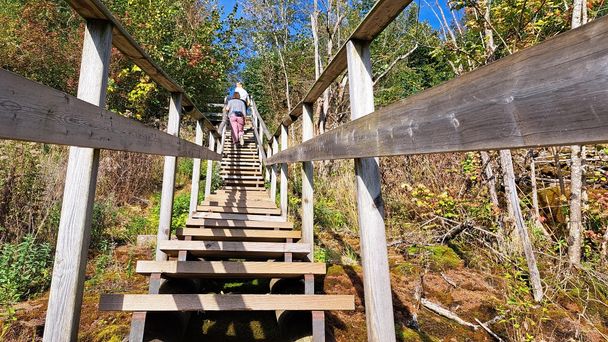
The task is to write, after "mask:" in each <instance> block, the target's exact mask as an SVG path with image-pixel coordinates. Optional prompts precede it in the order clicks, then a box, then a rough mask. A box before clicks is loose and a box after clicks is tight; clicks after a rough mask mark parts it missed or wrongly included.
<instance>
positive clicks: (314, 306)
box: [99, 294, 355, 311]
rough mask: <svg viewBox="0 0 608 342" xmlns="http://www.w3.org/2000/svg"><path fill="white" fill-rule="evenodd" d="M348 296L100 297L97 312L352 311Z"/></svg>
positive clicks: (108, 295) (352, 299)
mask: <svg viewBox="0 0 608 342" xmlns="http://www.w3.org/2000/svg"><path fill="white" fill-rule="evenodd" d="M354 309H355V298H354V296H352V295H259V294H257V295H253V294H227V295H224V294H156V295H154V294H126V295H122V294H104V295H101V297H100V299H99V310H100V311H275V310H289V311H324V310H354Z"/></svg>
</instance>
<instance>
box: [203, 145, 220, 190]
mask: <svg viewBox="0 0 608 342" xmlns="http://www.w3.org/2000/svg"><path fill="white" fill-rule="evenodd" d="M216 148H217V150H219V144H218V146H217V147H216V143H215V136H214V135H213V134H212V133H209V149H210V150H214V149H216ZM212 182H213V161H212V160H211V159H210V160H208V161H207V174H206V175H205V199H208V198H209V195H211V185H212Z"/></svg>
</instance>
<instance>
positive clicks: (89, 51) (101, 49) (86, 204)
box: [43, 20, 112, 342]
mask: <svg viewBox="0 0 608 342" xmlns="http://www.w3.org/2000/svg"><path fill="white" fill-rule="evenodd" d="M111 51H112V25H111V24H110V23H109V22H107V21H100V20H89V21H87V24H86V30H85V34H84V43H83V47H82V63H81V66H80V79H79V82H78V98H79V99H81V100H84V101H87V102H89V103H92V104H94V105H98V106H99V107H101V108H104V107H105V102H106V91H107V86H108V69H109V65H110V55H111ZM98 165H99V150H96V149H91V148H81V147H70V156H69V160H68V168H67V173H66V180H65V189H64V191H63V203H62V206H61V220H60V222H59V232H58V236H57V249H56V252H55V262H54V266H53V276H52V281H51V291H50V295H49V303H48V309H47V314H46V323H45V326H44V338H43V340H44V341H46V342H51V341H53V342H56V341H76V340H77V338H78V325H79V322H80V307H81V304H82V293H83V287H84V274H85V268H86V264H87V253H88V250H89V242H90V236H91V235H90V233H91V232H90V229H91V216H92V212H93V201H94V199H95V186H96V185H97V168H98Z"/></svg>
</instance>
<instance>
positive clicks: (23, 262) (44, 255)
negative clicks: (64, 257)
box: [0, 235, 53, 305]
mask: <svg viewBox="0 0 608 342" xmlns="http://www.w3.org/2000/svg"><path fill="white" fill-rule="evenodd" d="M52 258H53V255H52V249H51V245H50V244H49V243H37V242H36V239H35V237H34V236H32V235H28V236H26V237H25V238H24V239H23V241H22V242H20V243H5V244H3V245H2V246H0V304H3V305H4V304H11V303H14V302H16V301H19V300H23V299H27V298H29V297H31V296H32V295H34V294H37V293H39V292H41V291H43V290H45V289H46V288H47V287H48V286H49V284H50V280H51V264H52Z"/></svg>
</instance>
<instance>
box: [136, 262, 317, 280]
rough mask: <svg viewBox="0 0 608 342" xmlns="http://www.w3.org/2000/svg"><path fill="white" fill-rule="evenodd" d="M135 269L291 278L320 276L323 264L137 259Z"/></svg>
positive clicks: (190, 275) (208, 275)
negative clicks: (309, 275) (311, 275)
mask: <svg viewBox="0 0 608 342" xmlns="http://www.w3.org/2000/svg"><path fill="white" fill-rule="evenodd" d="M136 272H137V273H139V274H143V275H150V274H152V273H160V274H162V276H163V277H167V278H197V277H199V278H294V277H300V276H303V275H305V274H316V275H323V274H325V272H326V268H325V264H324V263H312V262H268V261H263V262H259V261H243V262H240V261H138V262H137V268H136Z"/></svg>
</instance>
